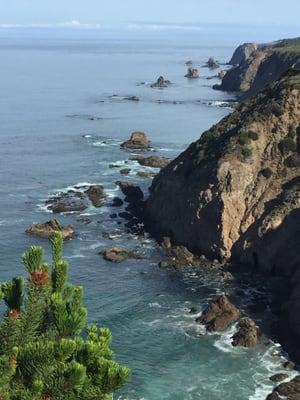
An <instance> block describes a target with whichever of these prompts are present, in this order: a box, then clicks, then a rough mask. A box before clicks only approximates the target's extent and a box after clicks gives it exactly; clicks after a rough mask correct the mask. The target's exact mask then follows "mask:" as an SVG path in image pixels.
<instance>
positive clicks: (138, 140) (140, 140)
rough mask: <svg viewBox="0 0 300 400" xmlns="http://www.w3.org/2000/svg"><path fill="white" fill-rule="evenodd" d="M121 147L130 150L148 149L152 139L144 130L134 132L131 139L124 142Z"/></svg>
mask: <svg viewBox="0 0 300 400" xmlns="http://www.w3.org/2000/svg"><path fill="white" fill-rule="evenodd" d="M121 147H122V148H124V149H130V150H148V149H149V148H150V140H149V139H148V138H147V135H146V134H145V133H144V132H133V133H132V134H131V137H130V139H129V140H127V141H126V142H124V143H122V144H121Z"/></svg>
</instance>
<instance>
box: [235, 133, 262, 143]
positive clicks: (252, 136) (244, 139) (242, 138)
mask: <svg viewBox="0 0 300 400" xmlns="http://www.w3.org/2000/svg"><path fill="white" fill-rule="evenodd" d="M251 140H258V134H257V133H256V132H253V131H248V132H246V131H242V132H240V134H239V136H238V143H239V144H240V145H242V146H244V145H246V144H249V143H250V141H251Z"/></svg>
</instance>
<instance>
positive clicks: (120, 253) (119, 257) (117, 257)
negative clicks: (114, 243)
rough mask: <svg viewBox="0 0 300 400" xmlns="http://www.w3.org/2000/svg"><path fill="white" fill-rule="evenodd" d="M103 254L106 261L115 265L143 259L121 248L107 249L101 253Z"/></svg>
mask: <svg viewBox="0 0 300 400" xmlns="http://www.w3.org/2000/svg"><path fill="white" fill-rule="evenodd" d="M100 254H102V256H103V258H104V259H105V260H106V261H110V262H114V263H119V262H122V261H125V260H128V259H130V258H132V259H135V260H140V259H142V257H141V256H140V255H139V254H137V253H135V252H133V251H129V250H125V249H121V248H119V247H112V248H110V249H105V250H102V251H101V252H100Z"/></svg>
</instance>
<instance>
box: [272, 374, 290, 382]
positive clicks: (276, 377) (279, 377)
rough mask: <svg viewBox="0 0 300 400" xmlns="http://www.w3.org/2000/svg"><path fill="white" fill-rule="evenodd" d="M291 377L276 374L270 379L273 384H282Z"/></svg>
mask: <svg viewBox="0 0 300 400" xmlns="http://www.w3.org/2000/svg"><path fill="white" fill-rule="evenodd" d="M288 377H289V376H288V375H287V374H275V375H272V376H271V377H270V380H271V381H272V382H282V381H284V380H285V379H287V378H288Z"/></svg>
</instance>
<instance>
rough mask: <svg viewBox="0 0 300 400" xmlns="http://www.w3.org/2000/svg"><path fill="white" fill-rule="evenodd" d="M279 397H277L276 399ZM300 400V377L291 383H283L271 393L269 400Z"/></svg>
mask: <svg viewBox="0 0 300 400" xmlns="http://www.w3.org/2000/svg"><path fill="white" fill-rule="evenodd" d="M276 396H277V397H276ZM282 398H284V399H288V400H300V375H298V376H296V378H294V379H292V380H291V381H289V382H284V383H281V384H280V385H279V386H277V387H276V388H275V389H274V391H273V393H271V394H270V395H269V396H268V397H267V400H277V399H282Z"/></svg>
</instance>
